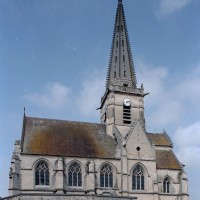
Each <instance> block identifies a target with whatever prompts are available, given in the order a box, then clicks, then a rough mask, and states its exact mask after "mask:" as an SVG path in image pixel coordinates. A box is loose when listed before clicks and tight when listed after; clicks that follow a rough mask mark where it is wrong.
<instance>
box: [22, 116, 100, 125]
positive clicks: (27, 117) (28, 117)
mask: <svg viewBox="0 0 200 200" xmlns="http://www.w3.org/2000/svg"><path fill="white" fill-rule="evenodd" d="M26 119H38V120H50V121H63V122H72V123H84V124H96V125H104V124H101V123H95V122H84V121H73V120H65V119H53V118H52V119H51V118H41V117H30V116H25V120H26Z"/></svg>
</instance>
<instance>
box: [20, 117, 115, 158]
mask: <svg viewBox="0 0 200 200" xmlns="http://www.w3.org/2000/svg"><path fill="white" fill-rule="evenodd" d="M22 152H23V153H26V154H41V155H61V156H71V157H75V156H78V157H94V158H95V157H97V158H114V156H115V152H116V144H115V141H114V139H113V138H112V137H110V136H108V135H106V127H105V125H102V124H94V123H84V122H73V121H64V120H52V119H40V118H31V117H25V118H24V130H23V135H22Z"/></svg>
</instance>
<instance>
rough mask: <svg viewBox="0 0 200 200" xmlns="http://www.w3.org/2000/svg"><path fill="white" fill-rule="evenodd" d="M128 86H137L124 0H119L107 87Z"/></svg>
mask: <svg viewBox="0 0 200 200" xmlns="http://www.w3.org/2000/svg"><path fill="white" fill-rule="evenodd" d="M110 86H126V87H132V88H136V76H135V70H134V65H133V61H132V54H131V47H130V43H129V38H128V31H127V26H126V19H125V15H124V8H123V5H122V0H118V6H117V13H116V19H115V26H114V33H113V40H112V47H111V53H110V61H109V66H108V72H107V82H106V87H107V88H109V87H110Z"/></svg>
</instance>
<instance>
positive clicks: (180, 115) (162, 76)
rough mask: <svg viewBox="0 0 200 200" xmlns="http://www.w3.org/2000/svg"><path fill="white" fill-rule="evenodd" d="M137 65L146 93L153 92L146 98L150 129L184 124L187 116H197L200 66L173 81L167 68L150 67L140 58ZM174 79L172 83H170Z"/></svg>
mask: <svg viewBox="0 0 200 200" xmlns="http://www.w3.org/2000/svg"><path fill="white" fill-rule="evenodd" d="M137 66H138V69H139V71H138V72H139V73H138V74H137V75H138V77H139V80H142V81H143V82H144V89H145V92H150V95H148V96H146V97H145V108H146V109H145V117H146V121H147V128H149V129H151V131H152V130H155V129H160V130H162V129H163V128H164V129H167V127H168V126H169V127H170V128H171V127H175V126H177V124H178V123H179V124H183V121H182V120H183V119H184V120H185V121H187V120H188V119H189V118H187V116H188V115H190V116H191V114H193V116H194V117H195V114H197V113H198V112H200V107H199V99H200V90H198V86H199V85H200V67H199V65H197V66H195V67H191V68H190V72H189V73H187V75H185V76H184V77H183V76H181V75H180V76H181V79H177V78H176V80H172V77H173V76H171V74H170V73H169V72H168V70H167V68H166V67H161V66H151V65H150V66H149V65H147V64H145V62H144V61H141V60H138V61H137ZM168 80H169V81H170V82H174V84H173V85H170V87H169V82H168Z"/></svg>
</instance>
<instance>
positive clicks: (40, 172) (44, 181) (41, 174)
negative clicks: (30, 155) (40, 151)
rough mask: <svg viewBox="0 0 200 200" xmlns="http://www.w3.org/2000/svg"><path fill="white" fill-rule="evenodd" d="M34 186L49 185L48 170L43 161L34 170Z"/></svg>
mask: <svg viewBox="0 0 200 200" xmlns="http://www.w3.org/2000/svg"><path fill="white" fill-rule="evenodd" d="M35 185H49V168H48V165H47V163H46V162H45V161H41V162H39V163H38V164H37V166H36V168H35Z"/></svg>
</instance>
